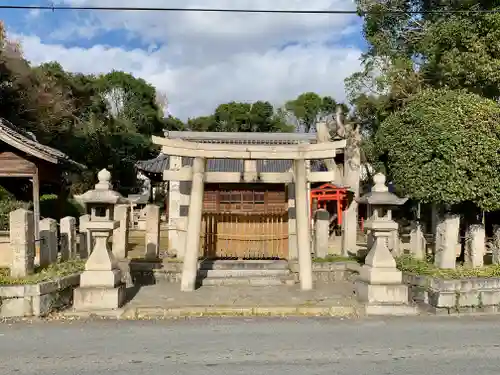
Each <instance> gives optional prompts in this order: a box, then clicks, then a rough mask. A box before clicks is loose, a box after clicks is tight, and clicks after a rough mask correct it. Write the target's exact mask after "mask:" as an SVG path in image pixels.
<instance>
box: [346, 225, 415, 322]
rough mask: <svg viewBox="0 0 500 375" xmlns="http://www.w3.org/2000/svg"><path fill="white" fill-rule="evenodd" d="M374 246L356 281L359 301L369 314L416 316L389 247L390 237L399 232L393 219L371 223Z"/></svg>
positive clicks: (406, 287)
mask: <svg viewBox="0 0 500 375" xmlns="http://www.w3.org/2000/svg"><path fill="white" fill-rule="evenodd" d="M371 229H372V234H373V236H374V244H373V247H372V248H371V249H370V252H369V253H368V255H367V257H366V259H365V264H364V265H363V266H362V267H361V269H360V272H359V278H358V280H357V281H356V294H357V297H358V300H359V301H360V302H363V303H365V304H366V309H367V310H366V311H367V313H368V314H382V315H393V314H405V315H406V314H413V313H416V311H415V310H414V309H413V308H411V307H410V306H409V305H408V302H409V299H408V286H407V285H404V284H403V283H402V274H401V271H399V270H398V269H397V268H396V262H395V260H394V258H393V256H392V254H391V252H390V250H389V248H388V246H387V238H388V237H389V236H391V235H392V234H391V232H392V231H394V230H396V229H397V224H396V223H395V222H393V221H392V220H387V221H386V222H383V221H382V220H379V221H373V222H372V228H371Z"/></svg>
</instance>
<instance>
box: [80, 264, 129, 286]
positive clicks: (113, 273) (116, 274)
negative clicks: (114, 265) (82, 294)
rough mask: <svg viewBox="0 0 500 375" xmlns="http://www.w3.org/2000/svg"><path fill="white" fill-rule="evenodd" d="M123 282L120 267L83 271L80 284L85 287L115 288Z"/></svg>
mask: <svg viewBox="0 0 500 375" xmlns="http://www.w3.org/2000/svg"><path fill="white" fill-rule="evenodd" d="M120 283H121V271H120V270H119V269H114V270H108V271H93V270H88V271H83V273H82V274H81V276H80V286H81V287H83V288H92V287H108V288H114V287H115V286H117V285H118V284H120Z"/></svg>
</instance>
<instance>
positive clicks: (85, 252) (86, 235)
mask: <svg viewBox="0 0 500 375" xmlns="http://www.w3.org/2000/svg"><path fill="white" fill-rule="evenodd" d="M89 222H90V215H89V214H85V215H82V216H80V218H79V220H78V230H79V231H78V235H79V238H80V247H79V249H78V252H79V254H80V258H81V259H87V258H88V257H89V255H90V253H91V252H92V247H93V246H94V244H93V243H92V235H91V233H90V231H89V229H88V224H89Z"/></svg>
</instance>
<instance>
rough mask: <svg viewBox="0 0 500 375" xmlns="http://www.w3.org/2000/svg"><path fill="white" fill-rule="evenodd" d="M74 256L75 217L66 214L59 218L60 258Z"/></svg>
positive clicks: (73, 257)
mask: <svg viewBox="0 0 500 375" xmlns="http://www.w3.org/2000/svg"><path fill="white" fill-rule="evenodd" d="M75 257H76V219H75V218H74V217H70V216H66V217H63V218H62V219H61V260H63V261H65V260H69V259H75Z"/></svg>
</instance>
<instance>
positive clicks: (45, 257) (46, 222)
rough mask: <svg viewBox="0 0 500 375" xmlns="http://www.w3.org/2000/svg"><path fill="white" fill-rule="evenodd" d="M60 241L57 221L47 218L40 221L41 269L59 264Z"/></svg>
mask: <svg viewBox="0 0 500 375" xmlns="http://www.w3.org/2000/svg"><path fill="white" fill-rule="evenodd" d="M58 250H59V241H58V236H57V220H54V219H50V218H46V219H43V220H41V221H40V267H47V266H48V265H50V264H53V263H56V262H57V253H58Z"/></svg>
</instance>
